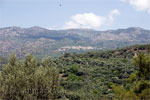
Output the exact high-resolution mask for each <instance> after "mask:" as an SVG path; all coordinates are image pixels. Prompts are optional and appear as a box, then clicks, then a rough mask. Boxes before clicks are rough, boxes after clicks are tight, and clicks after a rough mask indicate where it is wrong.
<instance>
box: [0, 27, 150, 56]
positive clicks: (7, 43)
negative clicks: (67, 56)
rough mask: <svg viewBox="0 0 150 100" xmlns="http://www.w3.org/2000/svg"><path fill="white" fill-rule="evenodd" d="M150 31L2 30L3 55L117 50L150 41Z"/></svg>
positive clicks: (134, 29) (14, 28) (1, 49)
mask: <svg viewBox="0 0 150 100" xmlns="http://www.w3.org/2000/svg"><path fill="white" fill-rule="evenodd" d="M149 38H150V30H145V29H142V28H138V27H130V28H127V29H118V30H107V31H95V30H92V29H68V30H48V29H45V28H42V27H38V26H34V27H31V28H21V27H6V28H0V56H4V57H7V56H8V55H9V54H11V53H16V54H17V55H18V56H19V57H22V56H24V55H25V54H26V53H31V54H34V55H39V56H44V55H49V54H50V55H51V56H55V57H56V56H58V55H60V54H62V53H64V52H85V51H91V50H103V49H115V48H121V47H125V46H129V45H134V44H147V43H149V42H150V40H149Z"/></svg>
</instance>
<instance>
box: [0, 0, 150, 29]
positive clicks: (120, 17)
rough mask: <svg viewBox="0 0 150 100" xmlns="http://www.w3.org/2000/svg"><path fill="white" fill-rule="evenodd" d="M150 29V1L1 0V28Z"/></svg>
mask: <svg viewBox="0 0 150 100" xmlns="http://www.w3.org/2000/svg"><path fill="white" fill-rule="evenodd" d="M10 26H17V27H24V28H28V27H33V26H40V27H44V28H47V29H53V30H60V29H70V28H88V29H95V30H109V29H119V28H128V27H141V28H144V29H150V0H0V27H1V28H3V27H10Z"/></svg>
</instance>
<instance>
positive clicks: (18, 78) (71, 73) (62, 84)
mask: <svg viewBox="0 0 150 100" xmlns="http://www.w3.org/2000/svg"><path fill="white" fill-rule="evenodd" d="M148 52H149V47H148V46H147V45H145V46H144V45H142V46H133V47H127V48H123V49H118V50H111V51H99V52H88V53H84V54H76V53H72V54H70V53H65V54H64V55H63V56H61V57H59V58H57V59H54V60H52V59H50V57H46V58H44V59H43V60H42V61H41V62H40V61H37V60H36V58H34V57H32V56H31V55H27V56H26V58H25V60H18V59H17V58H16V57H15V56H14V55H13V56H11V57H10V60H9V61H8V64H6V65H5V66H4V67H3V69H2V71H1V72H0V99H4V100H10V99H12V100H26V99H35V100H39V99H40V100H41V99H44V100H58V99H59V100H61V99H63V100H109V99H114V100H145V99H150V77H149V76H150V55H149V54H148ZM34 90H36V92H35V91H34ZM41 90H43V91H44V93H43V92H42V93H41ZM45 90H46V91H45ZM47 90H48V91H47ZM33 91H34V92H33Z"/></svg>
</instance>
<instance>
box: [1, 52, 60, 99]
mask: <svg viewBox="0 0 150 100" xmlns="http://www.w3.org/2000/svg"><path fill="white" fill-rule="evenodd" d="M53 65H54V63H53V62H52V61H51V60H50V58H49V57H47V58H44V59H43V60H42V62H41V64H40V65H39V66H38V63H37V60H36V58H34V57H32V56H31V55H27V56H26V58H25V61H19V60H17V58H16V56H15V55H12V56H11V57H10V60H9V63H8V64H7V65H5V66H4V68H3V69H2V71H1V72H0V94H1V95H0V99H4V100H27V99H28V100H33V99H34V100H38V99H45V100H55V99H56V98H57V95H58V91H59V90H58V89H59V74H58V71H57V69H56V66H53Z"/></svg>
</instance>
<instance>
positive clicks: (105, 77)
mask: <svg viewBox="0 0 150 100" xmlns="http://www.w3.org/2000/svg"><path fill="white" fill-rule="evenodd" d="M149 47H150V46H149V45H136V46H131V47H126V48H122V49H118V50H110V51H99V52H89V53H84V54H69V53H66V54H64V56H62V57H59V58H58V59H56V60H55V63H56V64H57V65H58V67H59V70H60V76H61V77H62V80H61V85H62V86H63V87H64V89H65V91H66V94H65V95H66V97H67V98H69V99H70V100H99V99H100V100H101V99H102V100H103V99H104V100H107V99H108V98H109V99H112V98H113V97H114V92H113V91H112V87H111V84H116V85H122V86H124V87H126V88H128V86H129V84H128V81H127V79H128V78H129V76H130V75H131V74H132V73H134V72H135V71H136V70H137V69H136V68H135V66H134V65H133V57H134V56H136V55H138V54H140V53H148V52H149Z"/></svg>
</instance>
